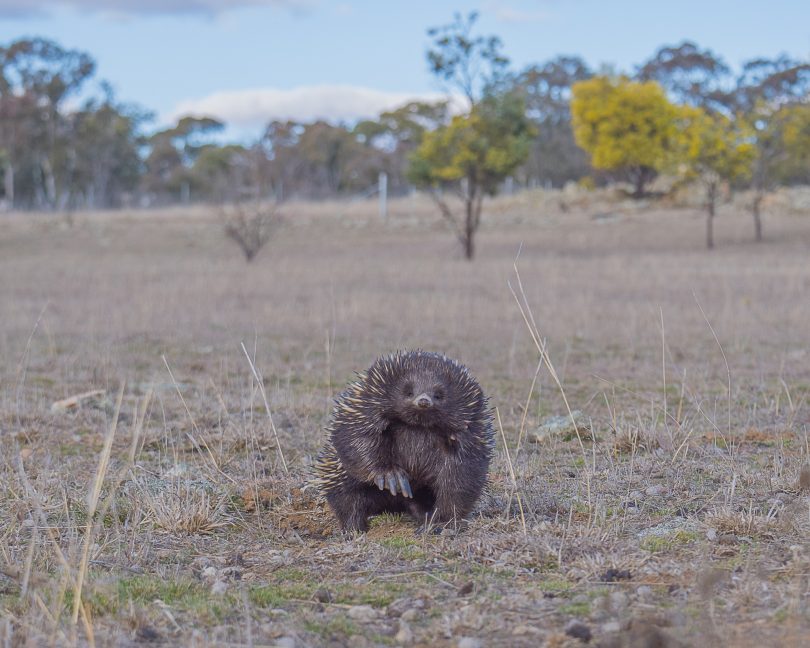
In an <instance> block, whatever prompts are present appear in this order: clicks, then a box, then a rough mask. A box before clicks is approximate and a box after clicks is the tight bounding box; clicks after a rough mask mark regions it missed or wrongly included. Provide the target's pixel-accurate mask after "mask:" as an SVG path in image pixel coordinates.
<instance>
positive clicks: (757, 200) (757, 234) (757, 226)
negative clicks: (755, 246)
mask: <svg viewBox="0 0 810 648" xmlns="http://www.w3.org/2000/svg"><path fill="white" fill-rule="evenodd" d="M763 197H764V196H763V195H762V194H761V193H757V194H756V196H754V202H753V204H752V205H751V213H752V214H753V215H754V240H756V241H757V242H760V241H762V217H761V215H760V211H759V208H760V205H761V204H762V199H763Z"/></svg>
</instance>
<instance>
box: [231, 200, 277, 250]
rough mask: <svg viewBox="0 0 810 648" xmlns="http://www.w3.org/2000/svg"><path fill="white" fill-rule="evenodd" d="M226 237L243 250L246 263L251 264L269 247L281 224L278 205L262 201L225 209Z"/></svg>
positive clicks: (239, 203) (239, 204)
mask: <svg viewBox="0 0 810 648" xmlns="http://www.w3.org/2000/svg"><path fill="white" fill-rule="evenodd" d="M222 213H223V219H224V221H225V225H224V230H225V236H227V237H228V238H229V239H231V240H232V241H233V242H234V243H236V244H237V245H238V246H239V249H240V250H242V254H244V255H245V261H247V262H248V263H250V262H251V261H253V259H254V258H255V257H256V255H257V254H258V253H259V251H260V250H261V249H262V248H263V247H264V246H265V245H267V242H268V241H269V240H270V238H271V237H272V235H273V232H274V231H275V230H276V228H277V227H278V225H279V223H280V220H281V219H280V216H279V213H278V209H277V205H267V204H263V203H261V202H260V201H258V200H256V201H249V202H238V201H237V202H235V203H234V204H232V205H230V206H228V207H226V208H223V212H222Z"/></svg>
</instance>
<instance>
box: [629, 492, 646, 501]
mask: <svg viewBox="0 0 810 648" xmlns="http://www.w3.org/2000/svg"><path fill="white" fill-rule="evenodd" d="M640 499H644V493H642V492H641V491H637V490H636V491H631V492H630V500H631V501H633V502H636V501H638V500H640Z"/></svg>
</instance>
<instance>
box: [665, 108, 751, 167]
mask: <svg viewBox="0 0 810 648" xmlns="http://www.w3.org/2000/svg"><path fill="white" fill-rule="evenodd" d="M679 122H680V126H681V133H682V142H683V147H682V152H681V155H679V160H680V161H681V162H682V164H683V165H684V167H685V171H686V175H687V176H688V177H697V178H700V179H702V180H704V181H706V182H716V181H717V180H725V181H728V182H733V181H735V180H740V179H744V178H746V177H747V176H748V175H750V172H751V163H752V162H753V160H754V158H755V156H756V149H755V147H754V144H753V142H752V138H751V132H750V129H748V128H746V127H745V125H744V124H743V123H742V122H741V121H740V120H732V119H730V118H728V117H726V116H724V115H721V114H717V113H709V112H707V111H705V110H703V109H701V108H695V107H691V106H683V107H681V108H680V120H679Z"/></svg>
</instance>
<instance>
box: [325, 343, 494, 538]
mask: <svg viewBox="0 0 810 648" xmlns="http://www.w3.org/2000/svg"><path fill="white" fill-rule="evenodd" d="M327 432H328V439H327V442H326V445H325V447H324V449H323V450H322V452H321V454H320V456H319V457H318V461H317V462H316V465H315V472H316V475H317V478H318V479H317V483H318V486H319V487H320V488H321V490H322V492H323V493H324V495H325V496H326V500H327V502H328V503H329V505H330V507H331V508H332V510H333V511H334V513H335V516H336V517H337V519H338V522H340V525H341V527H342V528H343V529H345V530H347V531H365V530H367V529H368V518H369V517H370V516H372V515H378V514H380V513H384V512H392V513H410V514H411V515H412V516H413V517H415V518H416V519H417V520H418V521H419V522H421V523H425V522H430V523H436V524H445V523H447V522H449V521H451V520H455V519H460V518H463V517H465V516H466V515H467V514H468V513H469V512H470V511H471V510H472V508H473V506H474V505H475V502H476V500H477V499H478V497H479V496H480V494H481V491H482V489H483V488H484V485H485V483H486V479H487V470H488V468H489V462H490V459H491V458H492V452H493V447H494V435H493V431H492V415H491V412H490V410H489V408H488V405H487V399H486V397H485V396H484V393H483V391H482V390H481V387H480V386H479V385H478V383H477V382H476V380H475V379H474V378H473V377H472V376H471V375H470V373H469V371H468V370H467V368H466V367H464V365H462V364H460V363H459V362H457V361H455V360H451V359H450V358H447V357H446V356H444V355H441V354H438V353H429V352H426V351H398V352H396V353H393V354H391V355H388V356H384V357H382V358H380V359H378V360H377V361H376V362H375V363H374V364H373V365H371V367H370V368H369V369H368V370H367V371H365V372H362V373H359V374H358V376H357V380H356V381H355V382H353V383H351V384H350V385H349V386H348V387H347V388H346V390H345V391H344V392H343V393H342V394H340V396H338V397H337V399H336V401H335V407H334V410H333V412H332V420H331V422H330V424H329V428H328V430H327Z"/></svg>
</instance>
